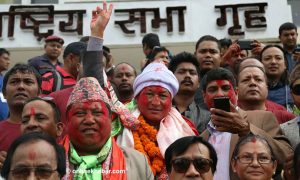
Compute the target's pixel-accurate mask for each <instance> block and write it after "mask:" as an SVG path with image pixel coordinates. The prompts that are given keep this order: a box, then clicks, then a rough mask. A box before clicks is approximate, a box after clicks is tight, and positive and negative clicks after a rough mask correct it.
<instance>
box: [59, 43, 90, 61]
mask: <svg viewBox="0 0 300 180" xmlns="http://www.w3.org/2000/svg"><path fill="white" fill-rule="evenodd" d="M86 48H87V44H86V43H84V42H80V41H79V42H72V43H70V44H68V45H67V47H66V48H65V50H64V55H63V58H64V59H65V58H66V57H67V56H68V55H69V54H71V53H72V54H74V55H76V56H79V57H81V56H82V54H83V53H84V52H85V51H86ZM79 60H80V62H81V58H79Z"/></svg>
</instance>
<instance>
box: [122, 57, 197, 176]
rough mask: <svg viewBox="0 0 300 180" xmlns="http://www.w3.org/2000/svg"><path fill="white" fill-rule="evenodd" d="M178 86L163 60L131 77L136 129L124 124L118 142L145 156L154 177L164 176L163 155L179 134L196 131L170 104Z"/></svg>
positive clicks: (195, 132) (190, 133)
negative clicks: (133, 77) (137, 125)
mask: <svg viewBox="0 0 300 180" xmlns="http://www.w3.org/2000/svg"><path fill="white" fill-rule="evenodd" d="M178 88H179V84H178V81H177V79H176V77H175V76H174V74H173V73H172V72H171V71H169V70H168V69H167V67H166V66H165V65H164V64H163V63H157V62H154V63H150V64H149V65H148V66H147V67H146V68H145V69H144V70H143V72H142V73H141V74H140V75H139V76H137V78H136V79H135V81H134V84H133V89H134V97H135V101H133V102H132V107H131V108H129V109H133V110H132V111H133V114H134V115H135V116H136V117H138V120H139V122H140V127H139V128H138V129H137V130H133V129H130V128H124V130H123V131H122V133H121V134H120V135H119V136H118V141H117V142H118V143H119V144H121V145H123V146H127V147H133V148H135V149H136V150H138V151H140V152H142V153H144V154H145V155H146V156H147V157H148V160H149V161H148V162H149V164H150V166H151V168H152V171H153V174H154V175H155V176H156V178H157V179H166V178H167V171H166V168H165V163H164V158H163V155H164V153H165V150H166V149H167V147H168V146H169V145H170V144H171V143H173V142H174V141H175V140H177V139H178V138H181V137H184V136H190V135H195V134H197V130H196V129H195V127H194V126H193V124H192V123H191V122H190V121H189V120H187V119H184V118H183V117H182V116H181V114H180V113H179V112H178V111H177V110H176V109H175V108H173V107H172V98H173V97H174V96H175V94H176V93H177V91H178Z"/></svg>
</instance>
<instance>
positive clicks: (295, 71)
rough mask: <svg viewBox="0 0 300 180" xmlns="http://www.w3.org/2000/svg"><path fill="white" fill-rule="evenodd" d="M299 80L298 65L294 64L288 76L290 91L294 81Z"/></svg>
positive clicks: (299, 65)
mask: <svg viewBox="0 0 300 180" xmlns="http://www.w3.org/2000/svg"><path fill="white" fill-rule="evenodd" d="M298 79H300V64H299V63H298V64H296V65H295V67H294V68H293V70H292V72H291V74H290V79H289V82H290V89H292V88H293V86H294V83H295V81H297V80H298Z"/></svg>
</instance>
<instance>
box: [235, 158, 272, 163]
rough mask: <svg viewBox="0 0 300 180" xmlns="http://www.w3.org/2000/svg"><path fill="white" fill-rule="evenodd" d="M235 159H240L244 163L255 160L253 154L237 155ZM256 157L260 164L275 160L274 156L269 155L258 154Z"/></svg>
mask: <svg viewBox="0 0 300 180" xmlns="http://www.w3.org/2000/svg"><path fill="white" fill-rule="evenodd" d="M234 159H235V160H239V161H240V163H242V164H251V163H252V162H253V160H254V157H253V156H237V157H235V158H234ZM256 159H257V162H258V163H259V164H269V163H271V162H273V158H272V157H268V156H257V158H256Z"/></svg>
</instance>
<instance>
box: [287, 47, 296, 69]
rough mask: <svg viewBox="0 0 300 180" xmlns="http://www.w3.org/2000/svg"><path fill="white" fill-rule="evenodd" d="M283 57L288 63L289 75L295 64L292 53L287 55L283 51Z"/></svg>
mask: <svg viewBox="0 0 300 180" xmlns="http://www.w3.org/2000/svg"><path fill="white" fill-rule="evenodd" d="M296 48H297V46H296ZM284 55H285V57H286V59H287V61H288V71H289V73H291V71H292V70H293V68H294V67H295V65H296V63H297V62H296V61H295V60H294V59H293V53H289V52H287V51H286V50H285V54H284Z"/></svg>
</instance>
